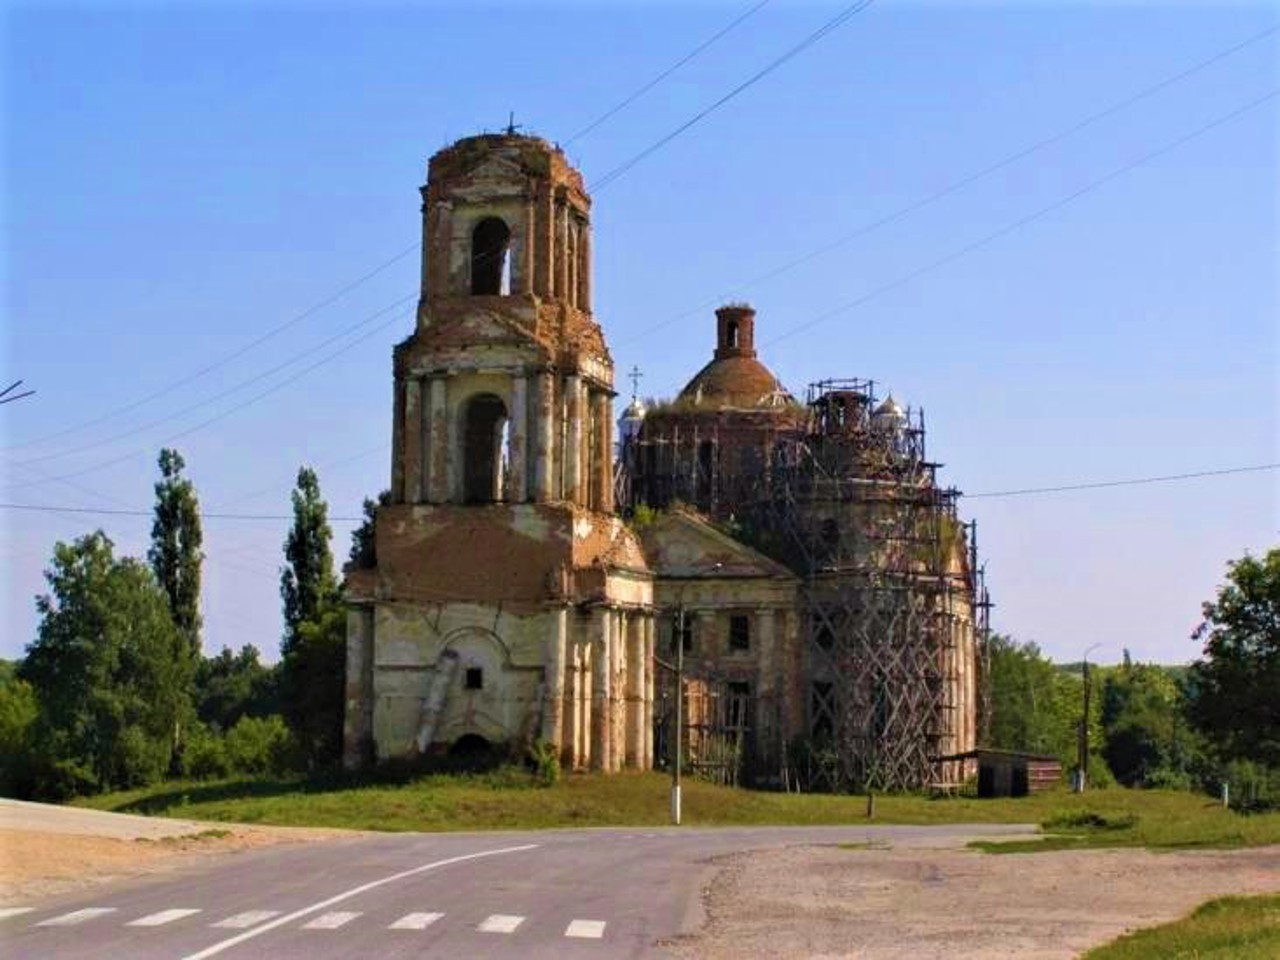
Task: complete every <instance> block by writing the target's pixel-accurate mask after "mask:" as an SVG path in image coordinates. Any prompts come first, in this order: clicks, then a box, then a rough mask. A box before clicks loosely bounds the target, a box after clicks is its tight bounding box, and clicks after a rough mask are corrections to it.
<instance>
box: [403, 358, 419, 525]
mask: <svg viewBox="0 0 1280 960" xmlns="http://www.w3.org/2000/svg"><path fill="white" fill-rule="evenodd" d="M400 435H401V436H402V437H403V438H404V499H405V502H406V503H421V502H422V383H421V381H419V380H417V379H415V378H406V380H405V382H404V429H403V431H402V432H401V434H400Z"/></svg>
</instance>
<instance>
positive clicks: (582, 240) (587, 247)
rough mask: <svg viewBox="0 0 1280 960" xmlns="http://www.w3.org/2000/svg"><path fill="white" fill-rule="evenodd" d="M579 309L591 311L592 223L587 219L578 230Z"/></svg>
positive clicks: (586, 311)
mask: <svg viewBox="0 0 1280 960" xmlns="http://www.w3.org/2000/svg"><path fill="white" fill-rule="evenodd" d="M578 309H579V310H581V311H582V312H583V313H590V312H591V224H589V223H587V222H586V221H585V220H584V221H583V222H582V227H581V229H580V230H579V231H578Z"/></svg>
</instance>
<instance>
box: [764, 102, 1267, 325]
mask: <svg viewBox="0 0 1280 960" xmlns="http://www.w3.org/2000/svg"><path fill="white" fill-rule="evenodd" d="M1278 93H1280V88H1273V89H1272V90H1270V91H1268V92H1267V93H1265V94H1263V95H1262V96H1261V97H1258V98H1257V99H1254V100H1250V101H1249V102H1248V103H1246V104H1244V105H1243V106H1240V107H1237V108H1236V109H1235V110H1232V111H1231V112H1230V113H1226V114H1223V115H1222V116H1219V117H1217V118H1215V119H1213V120H1210V121H1209V122H1208V123H1206V124H1204V125H1202V126H1200V127H1197V128H1196V129H1195V130H1192V131H1191V132H1190V133H1186V134H1183V135H1182V136H1181V137H1178V138H1177V139H1176V140H1173V141H1171V142H1169V143H1167V144H1165V145H1164V146H1163V147H1158V148H1157V149H1155V150H1152V151H1151V152H1149V153H1146V154H1143V155H1142V156H1141V157H1138V158H1137V159H1136V160H1131V161H1129V162H1128V163H1126V164H1124V165H1122V166H1120V167H1117V168H1116V169H1114V170H1112V171H1111V172H1110V173H1108V174H1105V175H1104V176H1101V177H1099V178H1097V179H1096V180H1091V181H1089V182H1088V183H1086V184H1085V185H1084V186H1083V187H1080V188H1079V189H1077V190H1074V191H1072V192H1071V193H1069V194H1067V195H1066V196H1065V197H1061V198H1060V199H1058V200H1055V201H1054V202H1053V203H1051V204H1049V205H1048V206H1044V207H1041V208H1040V209H1039V210H1036V211H1035V212H1034V213H1030V214H1027V215H1026V216H1025V217H1021V218H1019V219H1017V220H1015V221H1013V222H1012V223H1009V224H1006V225H1005V226H1003V227H1001V228H1000V229H998V230H995V231H993V232H992V233H989V234H987V235H986V236H984V237H982V238H980V239H978V240H975V241H973V242H972V243H970V244H967V245H966V246H963V247H961V248H960V249H959V250H955V251H952V252H951V253H949V254H947V255H946V256H943V257H939V258H938V259H937V260H934V261H932V262H931V263H928V264H925V265H924V266H923V267H918V268H917V269H915V270H912V271H911V272H909V273H905V274H903V275H902V276H900V277H898V278H897V279H896V280H892V281H890V282H889V283H886V284H884V285H883V286H879V287H876V288H875V289H874V290H872V291H871V292H869V293H866V294H863V295H862V296H860V297H858V298H856V299H854V300H849V301H847V302H845V303H842V304H840V305H838V306H835V307H832V308H831V309H830V310H827V311H826V312H824V313H820V314H818V316H816V317H814V318H813V319H812V320H808V321H806V322H805V323H802V324H800V325H799V326H795V327H792V328H791V329H790V330H784V331H783V332H782V333H780V334H778V335H777V336H776V337H774V338H773V339H772V340H769V341H766V342H765V343H764V344H763V346H766V347H767V346H772V345H773V344H775V343H778V342H780V341H782V340H785V339H787V338H788V337H793V336H795V335H796V334H797V333H801V332H803V331H805V330H808V329H810V328H812V327H815V326H817V325H818V324H820V323H823V322H825V321H827V320H830V319H831V318H832V317H834V316H836V315H838V314H841V313H844V312H845V311H846V310H851V309H853V308H854V307H859V306H862V305H863V304H864V303H867V302H869V301H871V300H874V299H875V298H876V297H879V296H881V295H882V294H885V293H888V292H890V291H891V290H896V289H897V288H898V287H900V286H903V285H904V284H906V283H909V282H911V281H912V280H915V279H916V278H917V277H921V276H923V275H924V274H926V273H931V272H933V271H934V270H937V269H939V268H940V267H944V266H946V265H947V264H950V263H954V262H955V261H956V260H959V259H961V258H962V257H965V256H968V255H969V254H970V253H973V252H974V251H976V250H979V249H981V248H983V247H985V246H987V245H988V244H991V243H994V242H995V241H996V240H999V239H1000V238H1001V237H1005V236H1008V235H1009V234H1011V233H1013V232H1014V231H1016V230H1019V229H1021V228H1022V227H1025V226H1026V225H1027V224H1029V223H1032V222H1034V221H1036V220H1039V219H1040V218H1042V217H1045V216H1047V215H1048V214H1050V213H1053V212H1055V211H1057V210H1060V209H1062V208H1063V207H1065V206H1066V205H1067V204H1069V203H1071V202H1072V201H1073V200H1078V199H1079V198H1080V197H1083V196H1084V195H1085V194H1088V193H1092V192H1093V191H1094V190H1097V189H1098V188H1099V187H1101V186H1104V185H1105V184H1108V183H1110V182H1111V181H1112V180H1115V179H1116V178H1117V177H1120V176H1122V175H1123V174H1125V173H1128V172H1129V171H1130V170H1134V169H1136V168H1137V167H1140V166H1143V165H1144V164H1146V163H1150V162H1151V161H1152V160H1155V159H1157V158H1159V157H1162V156H1164V155H1165V154H1167V153H1171V152H1173V151H1174V150H1176V149H1177V148H1178V147H1180V146H1182V145H1183V144H1185V143H1188V142H1190V141H1192V140H1194V139H1196V138H1197V137H1200V136H1203V135H1204V134H1206V133H1208V132H1209V131H1210V130H1213V129H1215V128H1217V127H1220V126H1222V125H1223V124H1224V123H1228V122H1230V121H1231V120H1234V119H1235V118H1236V117H1239V116H1241V115H1242V114H1245V113H1248V112H1249V111H1250V110H1255V109H1257V108H1258V107H1260V106H1262V105H1263V104H1264V103H1266V102H1267V101H1268V100H1272V99H1274V98H1275V96H1276V94H1278Z"/></svg>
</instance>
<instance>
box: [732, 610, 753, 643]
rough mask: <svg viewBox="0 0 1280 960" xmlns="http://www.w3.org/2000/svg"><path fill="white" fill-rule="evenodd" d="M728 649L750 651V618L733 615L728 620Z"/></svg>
mask: <svg viewBox="0 0 1280 960" xmlns="http://www.w3.org/2000/svg"><path fill="white" fill-rule="evenodd" d="M729 649H730V650H750V649H751V618H750V617H747V616H744V615H741V614H735V615H734V616H732V617H730V618H729Z"/></svg>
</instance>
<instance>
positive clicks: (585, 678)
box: [578, 639, 600, 769]
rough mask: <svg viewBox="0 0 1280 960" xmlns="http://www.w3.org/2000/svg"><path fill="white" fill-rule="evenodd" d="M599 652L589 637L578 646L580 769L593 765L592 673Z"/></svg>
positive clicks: (593, 689) (593, 696) (593, 682)
mask: <svg viewBox="0 0 1280 960" xmlns="http://www.w3.org/2000/svg"><path fill="white" fill-rule="evenodd" d="M599 653H600V651H599V650H597V649H596V647H595V644H593V643H592V642H591V640H590V639H587V640H584V641H583V642H582V644H581V646H580V655H581V659H582V669H581V671H580V672H579V676H580V677H581V678H582V679H581V681H580V683H579V687H578V689H579V691H580V692H581V697H580V698H579V699H578V766H579V767H580V768H582V769H586V768H587V767H589V766H594V765H595V760H594V757H593V755H592V752H591V747H592V744H593V743H594V742H595V727H594V725H593V723H592V721H593V720H594V717H593V715H592V712H593V707H594V705H595V676H594V674H595V666H596V660H597V659H599Z"/></svg>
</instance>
